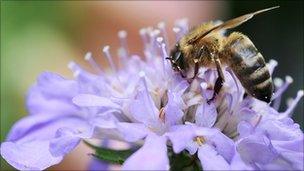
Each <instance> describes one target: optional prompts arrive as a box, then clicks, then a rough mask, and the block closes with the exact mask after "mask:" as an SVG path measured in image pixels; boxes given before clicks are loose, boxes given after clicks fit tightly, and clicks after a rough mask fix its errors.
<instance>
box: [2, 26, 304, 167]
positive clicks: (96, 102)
mask: <svg viewBox="0 0 304 171" xmlns="http://www.w3.org/2000/svg"><path fill="white" fill-rule="evenodd" d="M187 30H188V25H187V22H186V20H181V21H179V22H177V23H176V27H174V29H173V31H174V32H175V33H176V37H177V39H179V38H180V37H181V36H182V35H183V34H185V33H186V32H187ZM118 36H119V38H120V41H121V48H120V49H119V55H118V56H119V59H120V64H121V65H120V66H117V65H116V64H115V63H114V62H113V59H112V56H111V53H110V47H109V46H105V47H104V48H103V52H104V56H105V57H106V59H107V61H108V63H109V66H110V70H109V71H107V70H104V69H103V68H101V67H100V66H99V65H98V64H97V63H96V62H95V61H94V58H93V56H92V53H87V54H86V55H85V58H84V59H85V60H86V61H87V62H88V63H89V64H90V65H91V67H92V68H93V69H94V71H95V73H90V72H88V71H85V70H84V69H83V68H81V66H79V65H78V64H76V63H75V62H71V63H69V65H68V67H69V68H70V69H71V70H72V72H73V75H74V77H75V79H73V80H67V79H65V78H62V77H61V76H59V75H57V74H53V73H49V72H45V73H43V74H41V76H39V77H38V80H37V83H36V84H35V85H34V86H33V87H32V88H31V89H30V91H29V94H28V96H27V107H28V109H29V115H28V116H26V117H25V118H23V119H21V120H20V121H19V122H17V123H16V124H15V125H14V127H13V128H12V130H11V131H10V133H9V135H8V137H7V139H6V141H5V142H3V143H2V144H1V155H2V157H3V158H4V159H5V160H6V161H8V162H9V163H10V164H11V165H12V166H14V167H15V168H17V169H20V170H33V169H34V170H42V169H46V168H48V167H50V166H52V165H54V164H57V163H59V162H60V161H61V160H62V159H63V157H64V156H65V155H66V154H67V153H69V152H70V151H71V150H73V149H74V148H75V147H76V146H77V145H78V144H79V142H80V141H81V140H82V139H93V138H95V139H96V138H97V139H115V140H120V141H124V142H127V143H130V144H132V145H139V146H141V147H140V148H139V149H138V150H137V151H136V152H135V153H133V154H132V155H131V156H130V157H129V158H128V159H127V160H126V161H125V162H124V163H123V165H122V169H126V170H139V169H140V170H142V169H148V170H168V169H169V168H170V167H171V165H172V163H174V162H172V161H171V160H172V158H168V153H170V154H171V153H173V154H179V153H181V152H186V153H187V154H188V155H189V156H194V157H193V160H194V161H200V165H201V167H202V168H203V169H204V170H247V169H248V170H249V169H262V170H264V169H272V170H273V169H301V167H302V166H303V132H302V131H301V130H300V128H299V125H297V124H295V123H294V122H293V121H292V119H291V118H290V116H291V113H292V111H293V109H294V108H295V106H296V104H297V103H298V101H299V100H300V98H301V97H302V96H303V91H299V93H298V95H297V97H296V98H295V99H294V100H293V101H292V102H291V103H290V106H289V108H288V109H287V110H286V111H285V112H278V111H277V109H278V108H279V105H280V101H281V95H282V93H283V92H284V91H285V90H286V88H287V87H288V85H289V84H290V83H291V82H292V81H291V78H290V77H286V81H285V83H284V82H283V81H282V80H280V79H275V81H274V82H275V85H276V88H277V91H276V92H275V94H274V97H273V102H272V103H273V105H272V106H271V105H269V104H266V103H265V102H262V101H259V100H257V99H255V98H253V97H251V96H249V95H247V94H246V90H245V89H244V88H243V87H242V85H241V84H240V82H239V80H238V79H237V78H236V77H235V75H234V73H233V72H232V71H231V69H230V68H229V67H225V68H224V75H225V78H226V81H225V83H224V86H223V89H222V90H221V91H220V93H219V94H218V95H217V98H216V99H215V100H214V101H213V102H211V103H208V99H210V98H211V96H212V94H213V91H214V90H213V86H214V83H215V80H216V78H217V72H216V70H215V69H213V68H206V67H201V68H200V70H199V73H198V76H197V77H196V78H195V79H193V80H192V81H188V80H186V79H184V78H182V77H181V75H180V74H179V73H176V72H174V71H173V70H172V67H171V65H170V63H169V61H167V60H166V58H167V57H168V54H167V52H168V51H169V49H168V46H169V45H168V39H167V33H166V30H165V25H164V23H159V24H158V28H157V29H153V28H144V29H141V30H140V36H141V37H142V39H143V42H144V58H143V57H139V56H136V55H131V54H130V52H129V51H128V49H127V41H126V36H127V33H126V32H125V31H120V32H119V33H118ZM276 65H277V63H276V62H275V61H274V60H271V61H270V62H269V63H268V68H269V70H270V73H272V72H273V70H274V68H275V66H276ZM130 66H132V67H130ZM257 154H259V155H257ZM194 163H195V162H194ZM97 166H98V165H97ZM103 167H104V166H103Z"/></svg>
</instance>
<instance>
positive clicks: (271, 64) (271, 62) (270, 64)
mask: <svg viewBox="0 0 304 171" xmlns="http://www.w3.org/2000/svg"><path fill="white" fill-rule="evenodd" d="M277 65H278V62H277V61H276V60H274V59H270V60H269V62H268V64H267V66H268V69H269V72H270V75H272V73H273V71H274V69H275V67H276V66H277Z"/></svg>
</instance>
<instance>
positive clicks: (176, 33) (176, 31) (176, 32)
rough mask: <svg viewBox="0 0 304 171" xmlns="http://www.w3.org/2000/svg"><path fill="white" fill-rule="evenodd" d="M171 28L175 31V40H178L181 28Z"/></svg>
mask: <svg viewBox="0 0 304 171" xmlns="http://www.w3.org/2000/svg"><path fill="white" fill-rule="evenodd" d="M172 30H173V32H174V33H175V39H176V41H178V40H179V39H180V38H181V36H182V34H181V29H180V28H178V27H173V29H172Z"/></svg>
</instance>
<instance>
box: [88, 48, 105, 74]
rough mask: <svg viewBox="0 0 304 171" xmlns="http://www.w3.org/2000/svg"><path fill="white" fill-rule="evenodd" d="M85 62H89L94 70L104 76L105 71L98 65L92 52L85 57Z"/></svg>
mask: <svg viewBox="0 0 304 171" xmlns="http://www.w3.org/2000/svg"><path fill="white" fill-rule="evenodd" d="M84 60H86V61H88V62H89V64H90V65H91V66H92V68H93V69H94V70H95V71H96V72H97V73H98V74H102V73H103V71H102V70H101V68H100V67H99V65H98V64H97V63H96V61H95V60H94V59H93V57H92V53H91V52H87V53H86V54H85V56H84Z"/></svg>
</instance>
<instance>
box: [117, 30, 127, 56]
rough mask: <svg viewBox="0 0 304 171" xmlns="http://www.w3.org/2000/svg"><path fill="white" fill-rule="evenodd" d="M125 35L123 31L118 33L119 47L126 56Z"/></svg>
mask: <svg viewBox="0 0 304 171" xmlns="http://www.w3.org/2000/svg"><path fill="white" fill-rule="evenodd" d="M127 35H128V34H127V32H126V31H124V30H121V31H119V32H118V38H119V41H120V46H121V47H122V48H123V49H124V50H125V53H126V55H128V43H127Z"/></svg>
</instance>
